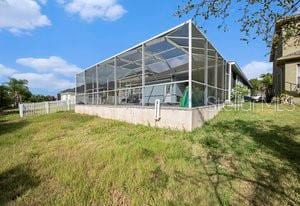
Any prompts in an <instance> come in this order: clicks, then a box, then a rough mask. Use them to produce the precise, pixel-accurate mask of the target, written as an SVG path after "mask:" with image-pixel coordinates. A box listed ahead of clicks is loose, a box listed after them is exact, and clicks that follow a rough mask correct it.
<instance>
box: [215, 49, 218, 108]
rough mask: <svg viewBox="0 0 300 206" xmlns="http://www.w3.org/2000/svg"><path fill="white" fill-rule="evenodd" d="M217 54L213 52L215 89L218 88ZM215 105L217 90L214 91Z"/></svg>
mask: <svg viewBox="0 0 300 206" xmlns="http://www.w3.org/2000/svg"><path fill="white" fill-rule="evenodd" d="M218 62H219V59H218V52H217V51H216V52H215V87H216V88H217V87H218ZM215 103H218V89H216V90H215Z"/></svg>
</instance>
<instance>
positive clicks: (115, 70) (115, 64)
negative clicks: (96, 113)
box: [114, 57, 118, 105]
mask: <svg viewBox="0 0 300 206" xmlns="http://www.w3.org/2000/svg"><path fill="white" fill-rule="evenodd" d="M114 90H115V105H117V100H118V98H117V57H114Z"/></svg>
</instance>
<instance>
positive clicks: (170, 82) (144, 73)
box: [76, 21, 230, 108]
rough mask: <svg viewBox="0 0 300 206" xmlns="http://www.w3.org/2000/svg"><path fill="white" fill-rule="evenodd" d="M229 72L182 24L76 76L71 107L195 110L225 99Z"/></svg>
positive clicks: (203, 41) (211, 49) (189, 24)
mask: <svg viewBox="0 0 300 206" xmlns="http://www.w3.org/2000/svg"><path fill="white" fill-rule="evenodd" d="M229 66H230V64H229V63H227V62H226V61H225V60H224V58H223V57H222V56H221V54H220V53H219V52H218V51H217V50H216V49H215V48H214V46H213V45H212V44H211V43H210V42H209V41H208V40H207V38H206V37H205V36H204V35H203V33H202V32H201V31H200V30H199V29H198V28H197V26H196V25H195V24H194V23H193V22H192V21H188V22H185V23H183V24H181V25H179V26H177V27H175V28H172V29H171V30H169V31H166V32H164V33H162V34H159V35H157V36H155V37H153V38H151V39H150V40H147V41H145V42H143V43H140V44H138V45H136V46H134V47H132V48H130V49H128V50H126V51H124V52H121V53H119V54H117V55H115V56H113V57H111V58H108V59H107V60H104V61H102V62H100V63H97V64H95V65H93V66H91V67H89V68H87V69H86V70H85V71H83V72H81V73H79V74H77V75H76V103H77V104H86V105H136V106H138V105H139V106H151V105H154V103H155V100H156V99H159V100H160V103H161V105H162V106H177V107H188V108H191V107H198V106H203V105H210V104H218V103H223V102H224V101H225V100H226V99H228V90H229V89H228V82H230V80H229V75H230V74H229V73H230V72H229Z"/></svg>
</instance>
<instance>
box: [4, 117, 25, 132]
mask: <svg viewBox="0 0 300 206" xmlns="http://www.w3.org/2000/svg"><path fill="white" fill-rule="evenodd" d="M27 124H28V122H27V121H26V120H17V121H2V122H0V135H3V134H7V133H11V132H15V131H16V130H19V129H21V128H23V127H24V126H26V125H27Z"/></svg>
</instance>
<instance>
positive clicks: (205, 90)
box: [204, 40, 208, 105]
mask: <svg viewBox="0 0 300 206" xmlns="http://www.w3.org/2000/svg"><path fill="white" fill-rule="evenodd" d="M204 55H205V57H204V58H205V59H204V83H205V88H204V105H207V96H208V92H207V90H208V87H207V83H208V41H207V40H206V41H205V53H204Z"/></svg>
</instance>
